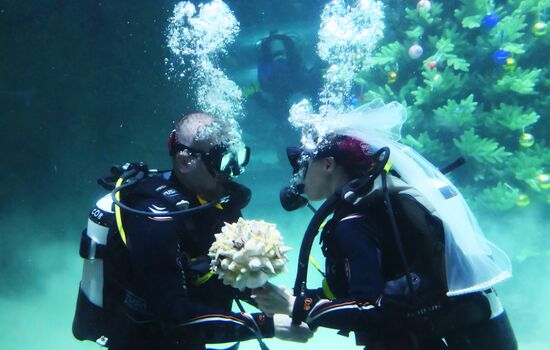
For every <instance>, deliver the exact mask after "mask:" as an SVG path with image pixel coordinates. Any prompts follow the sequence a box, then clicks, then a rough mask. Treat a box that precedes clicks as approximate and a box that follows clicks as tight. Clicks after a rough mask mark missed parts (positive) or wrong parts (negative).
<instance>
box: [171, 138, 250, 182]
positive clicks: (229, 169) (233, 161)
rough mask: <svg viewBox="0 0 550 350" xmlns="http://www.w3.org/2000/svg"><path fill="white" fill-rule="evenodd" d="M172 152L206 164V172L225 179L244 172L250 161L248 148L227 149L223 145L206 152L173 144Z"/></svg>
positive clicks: (180, 144) (177, 143)
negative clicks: (219, 175)
mask: <svg viewBox="0 0 550 350" xmlns="http://www.w3.org/2000/svg"><path fill="white" fill-rule="evenodd" d="M173 150H174V151H175V152H177V151H186V152H187V153H189V154H190V155H192V156H195V157H197V158H199V159H201V160H202V161H204V163H205V164H206V166H207V168H208V170H210V172H212V173H213V174H222V175H224V176H226V177H228V178H229V177H237V176H239V175H240V174H242V173H243V172H244V170H245V167H246V165H247V164H248V162H249V160H250V148H249V147H247V146H241V147H239V148H229V147H227V146H225V145H216V146H214V147H212V149H210V151H208V152H204V151H201V150H198V149H196V148H193V147H190V146H187V145H184V144H182V143H179V142H175V143H174V145H173Z"/></svg>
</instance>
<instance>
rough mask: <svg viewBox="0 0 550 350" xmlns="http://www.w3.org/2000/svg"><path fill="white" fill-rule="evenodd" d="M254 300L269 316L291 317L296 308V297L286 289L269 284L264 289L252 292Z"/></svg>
mask: <svg viewBox="0 0 550 350" xmlns="http://www.w3.org/2000/svg"><path fill="white" fill-rule="evenodd" d="M252 298H254V300H255V301H256V303H258V308H259V309H260V310H262V311H263V312H265V313H266V314H268V315H273V314H283V315H289V316H290V315H291V314H292V308H293V307H294V301H295V300H296V297H294V296H293V295H292V294H291V293H290V291H289V290H288V289H287V288H286V287H284V286H280V287H276V286H275V285H273V284H271V283H269V282H267V283H266V284H264V285H263V286H262V287H260V288H257V289H254V290H253V291H252Z"/></svg>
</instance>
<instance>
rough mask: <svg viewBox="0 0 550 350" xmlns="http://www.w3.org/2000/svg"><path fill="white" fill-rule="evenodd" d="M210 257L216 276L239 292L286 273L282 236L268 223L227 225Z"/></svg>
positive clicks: (256, 222)
mask: <svg viewBox="0 0 550 350" xmlns="http://www.w3.org/2000/svg"><path fill="white" fill-rule="evenodd" d="M215 237H216V241H215V242H214V243H212V246H211V247H210V251H209V253H208V256H209V257H210V258H211V259H212V261H211V265H212V270H213V271H214V273H216V274H217V275H218V278H219V279H222V280H223V283H224V284H226V285H230V286H233V287H235V288H238V289H240V290H244V289H245V288H258V287H261V286H263V285H264V284H265V283H266V282H267V280H268V279H269V278H270V277H272V276H275V275H277V274H279V273H281V272H284V271H286V270H285V267H284V266H285V263H286V262H287V261H288V258H287V257H286V255H285V254H286V253H287V252H288V251H290V250H291V248H290V247H287V246H285V245H284V244H283V238H282V236H281V233H280V232H279V231H278V230H277V228H276V227H275V224H271V223H268V222H265V221H255V220H244V219H242V218H239V220H238V221H237V222H236V223H234V224H229V223H226V224H225V225H224V226H223V227H222V232H221V233H217V234H216V235H215Z"/></svg>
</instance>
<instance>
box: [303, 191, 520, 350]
mask: <svg viewBox="0 0 550 350" xmlns="http://www.w3.org/2000/svg"><path fill="white" fill-rule="evenodd" d="M401 199H402V201H401V202H398V201H395V200H394V201H393V202H394V212H395V216H396V218H397V221H398V226H399V229H400V231H401V232H400V233H401V234H400V236H401V240H402V244H403V246H404V252H405V256H406V259H407V260H408V265H409V266H410V269H411V270H412V272H413V273H414V280H413V281H412V282H413V285H414V289H415V298H416V299H415V300H416V304H415V305H416V306H415V307H411V306H410V304H411V301H410V299H409V298H410V297H409V295H410V294H409V292H408V287H407V285H408V284H407V282H406V279H405V277H404V268H403V266H404V265H403V263H402V260H401V256H400V255H399V254H398V247H397V244H396V240H395V238H394V236H393V235H392V231H391V226H390V225H391V223H390V221H389V218H388V215H387V212H386V211H385V206H384V204H383V202H382V201H379V202H375V203H371V205H370V206H369V207H368V208H363V210H358V209H357V208H354V207H352V206H351V205H341V206H340V207H339V208H337V210H336V211H335V213H334V215H333V218H332V219H331V220H330V221H329V222H328V223H327V224H326V225H325V228H324V229H323V232H322V234H321V242H322V249H323V253H324V255H325V257H326V281H327V283H328V286H329V289H330V292H331V293H332V294H333V299H332V300H329V297H328V296H327V293H326V292H325V291H323V289H316V290H308V291H307V292H306V295H305V296H299V297H297V299H296V303H295V304H294V312H293V317H294V318H297V320H300V321H305V322H307V323H308V325H309V326H310V327H311V328H316V327H328V328H334V329H338V330H340V331H341V333H342V332H343V333H347V332H350V331H353V332H355V334H356V339H357V343H358V345H366V346H367V348H368V349H369V350H371V349H375V350H376V349H401V350H404V349H429V350H431V349H465V350H467V349H479V350H481V349H495V350H496V349H500V350H502V349H517V344H516V340H515V337H514V334H513V331H512V329H511V327H510V324H509V321H508V318H507V316H506V313H505V312H502V313H501V314H500V315H499V316H497V317H496V318H493V319H490V317H491V307H490V306H489V305H488V302H487V298H486V297H485V295H484V293H474V294H472V295H469V296H466V297H460V298H458V297H457V298H448V297H446V295H445V286H446V284H445V280H444V272H443V271H442V269H441V267H442V266H444V265H443V263H444V261H443V259H444V254H442V252H443V249H444V244H443V231H442V225H441V222H440V221H439V220H438V219H437V218H435V217H433V216H431V215H429V214H428V213H427V212H426V214H425V215H423V214H422V215H423V217H424V220H425V222H424V224H425V225H426V226H425V227H428V228H429V229H428V230H424V231H423V232H424V233H423V234H422V233H421V232H420V230H419V229H418V227H417V226H416V225H415V224H413V223H412V222H410V218H408V217H407V216H406V215H404V214H403V208H402V207H401V206H400V203H401V204H404V203H408V205H409V204H410V205H417V204H416V203H418V202H416V201H415V200H414V199H412V197H411V198H408V197H402V198H401ZM419 208H422V210H423V207H421V206H419ZM426 231H427V232H429V234H428V235H426ZM488 292H492V291H488ZM451 299H453V300H452V301H451ZM443 338H445V341H446V343H447V344H446V343H444V342H443V340H442V339H443Z"/></svg>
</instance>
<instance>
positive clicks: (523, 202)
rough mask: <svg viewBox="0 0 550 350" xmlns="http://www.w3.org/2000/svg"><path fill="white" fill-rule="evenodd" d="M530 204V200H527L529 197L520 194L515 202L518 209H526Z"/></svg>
mask: <svg viewBox="0 0 550 350" xmlns="http://www.w3.org/2000/svg"><path fill="white" fill-rule="evenodd" d="M529 203H531V200H530V199H529V196H528V195H526V194H520V195H519V196H518V201H517V202H516V205H517V206H518V207H526V206H528V205H529Z"/></svg>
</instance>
